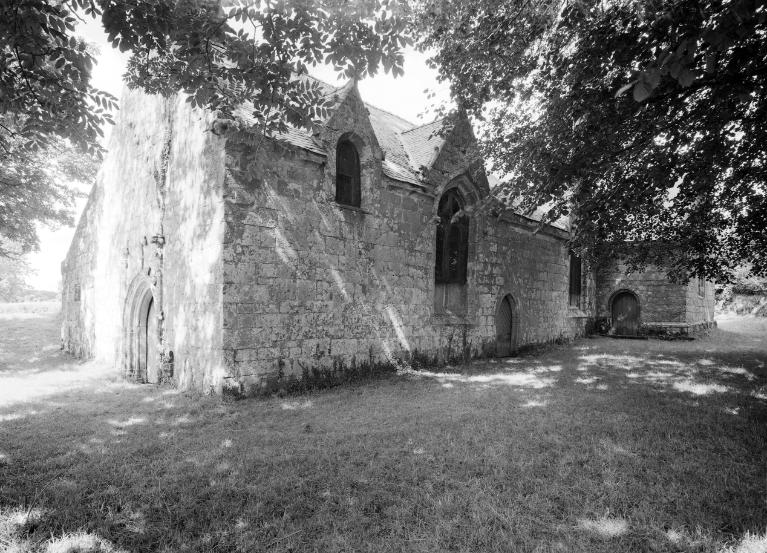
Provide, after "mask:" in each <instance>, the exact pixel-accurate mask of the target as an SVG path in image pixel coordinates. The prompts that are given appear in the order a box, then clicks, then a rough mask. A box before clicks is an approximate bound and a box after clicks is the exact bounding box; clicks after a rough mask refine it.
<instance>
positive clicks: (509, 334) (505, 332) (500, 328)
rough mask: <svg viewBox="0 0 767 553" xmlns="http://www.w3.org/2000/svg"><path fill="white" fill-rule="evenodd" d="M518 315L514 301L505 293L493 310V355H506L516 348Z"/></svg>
mask: <svg viewBox="0 0 767 553" xmlns="http://www.w3.org/2000/svg"><path fill="white" fill-rule="evenodd" d="M518 326H519V325H518V317H517V310H516V302H515V301H514V298H513V296H512V295H511V294H506V295H505V296H503V297H502V298H501V300H500V301H499V302H498V306H497V307H496V310H495V355H496V356H497V357H508V356H510V355H511V354H512V353H514V351H515V350H516V342H517V330H518V329H517V327H518Z"/></svg>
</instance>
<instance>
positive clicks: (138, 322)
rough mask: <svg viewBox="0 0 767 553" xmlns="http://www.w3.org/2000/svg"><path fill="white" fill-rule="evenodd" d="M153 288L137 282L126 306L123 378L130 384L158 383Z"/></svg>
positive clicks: (155, 308)
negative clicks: (134, 382)
mask: <svg viewBox="0 0 767 553" xmlns="http://www.w3.org/2000/svg"><path fill="white" fill-rule="evenodd" d="M153 288H154V287H153V286H152V285H151V283H150V282H149V279H147V278H139V279H138V280H137V281H136V282H134V285H133V286H132V287H131V291H130V292H129V294H128V301H127V302H126V308H125V317H124V320H123V325H124V339H125V374H126V376H127V377H128V378H130V379H131V380H135V381H138V382H148V383H152V384H156V383H158V382H159V381H160V336H159V330H158V325H157V322H158V314H159V308H158V306H157V302H156V301H155V294H154V290H153Z"/></svg>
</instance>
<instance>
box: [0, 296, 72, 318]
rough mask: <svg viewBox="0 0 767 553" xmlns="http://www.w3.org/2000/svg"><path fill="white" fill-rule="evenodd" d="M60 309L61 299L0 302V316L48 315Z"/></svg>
mask: <svg viewBox="0 0 767 553" xmlns="http://www.w3.org/2000/svg"><path fill="white" fill-rule="evenodd" d="M60 310H61V300H51V301H20V302H13V303H6V302H0V318H9V317H10V318H17V316H18V315H23V314H28V315H43V314H45V315H49V314H52V313H58V312H59V311H60Z"/></svg>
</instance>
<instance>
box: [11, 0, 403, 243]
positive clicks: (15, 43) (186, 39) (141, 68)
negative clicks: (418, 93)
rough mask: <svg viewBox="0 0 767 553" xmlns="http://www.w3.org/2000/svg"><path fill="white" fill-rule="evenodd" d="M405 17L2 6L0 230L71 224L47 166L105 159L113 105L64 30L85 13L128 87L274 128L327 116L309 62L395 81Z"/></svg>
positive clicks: (104, 1) (379, 8)
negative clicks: (183, 97)
mask: <svg viewBox="0 0 767 553" xmlns="http://www.w3.org/2000/svg"><path fill="white" fill-rule="evenodd" d="M406 15H407V13H406V10H404V8H402V7H401V6H399V5H398V4H396V3H392V4H389V2H388V0H360V1H355V2H351V3H349V2H346V1H345V0H322V1H315V0H252V1H245V0H233V1H232V2H228V3H227V5H226V7H224V6H222V2H220V1H215V0H155V1H148V0H138V1H132V2H123V1H121V0H62V1H59V0H0V156H2V157H0V163H1V166H0V186H2V188H0V233H2V234H3V236H5V237H6V238H10V239H13V240H15V241H16V242H18V243H19V244H20V245H21V247H22V248H23V249H24V250H28V249H30V248H33V247H34V246H35V245H36V242H37V238H36V234H35V230H34V228H35V227H34V225H35V223H36V222H44V223H70V222H71V215H70V212H69V209H68V208H69V207H70V206H71V205H72V203H71V200H72V193H71V192H69V191H68V190H67V188H66V186H63V185H62V183H61V182H60V181H58V180H55V179H52V178H51V169H52V167H51V163H53V165H57V164H59V163H60V162H64V161H65V160H64V159H63V158H61V157H59V158H57V159H56V160H55V161H54V158H55V156H56V155H59V156H60V155H63V154H66V155H69V156H72V157H71V159H70V161H76V162H78V163H82V165H81V166H82V167H84V168H93V167H95V166H94V165H93V164H92V163H89V162H87V161H85V160H84V159H83V158H82V156H81V155H80V154H79V153H77V152H81V153H82V154H85V155H90V156H93V157H96V158H98V156H100V154H101V152H102V148H101V145H100V144H99V138H100V137H101V135H102V130H101V129H102V126H103V125H104V124H105V123H110V122H111V121H112V119H111V115H110V112H111V111H112V110H113V109H115V108H116V106H117V102H116V99H115V98H114V97H113V96H111V95H109V94H108V93H106V92H103V91H100V90H97V89H96V88H94V87H93V86H92V85H91V71H92V69H93V65H94V62H95V59H94V56H93V54H92V52H91V51H90V49H89V47H88V45H87V44H86V43H85V42H84V41H83V40H82V39H80V38H78V37H77V36H76V35H75V33H76V25H77V24H78V21H80V20H83V18H84V17H93V18H100V19H101V22H102V24H103V26H104V29H105V32H106V33H107V36H108V39H109V41H110V42H111V44H112V45H113V46H114V47H116V48H119V49H120V50H121V51H130V52H132V56H131V58H130V60H129V64H128V72H127V74H126V79H127V83H128V85H129V86H131V87H139V88H142V89H144V90H145V91H147V92H150V93H160V94H164V95H169V94H173V93H177V92H184V93H186V94H187V95H188V100H189V101H190V102H191V103H192V104H193V105H195V106H201V107H206V108H209V109H211V110H214V111H217V112H218V113H219V114H220V116H221V117H223V118H230V119H232V120H235V121H236V119H237V118H236V117H235V111H236V110H237V109H238V108H240V107H241V106H242V105H243V103H244V102H245V101H248V104H247V105H249V106H253V107H252V110H253V113H252V114H251V115H252V118H253V119H255V120H256V121H257V122H258V123H259V124H260V126H261V127H262V129H263V132H264V133H265V134H271V133H274V132H276V131H282V130H285V128H286V126H287V125H294V126H301V127H310V126H311V125H312V123H313V121H315V120H316V119H318V118H321V117H323V116H324V115H325V111H326V108H327V105H326V103H327V100H326V99H325V98H323V96H322V93H321V91H320V88H319V85H318V84H317V83H315V82H313V81H309V80H306V79H297V78H296V76H297V75H298V76H300V75H303V74H305V73H306V71H307V68H308V66H311V65H315V64H317V63H320V62H324V63H331V64H333V66H334V67H335V68H336V69H337V70H338V71H339V72H342V73H343V74H345V75H346V76H347V77H349V78H352V77H354V78H357V77H363V76H365V75H368V74H375V73H376V72H377V71H378V70H379V68H380V67H381V66H382V67H383V68H384V70H385V71H387V72H388V71H392V72H393V73H394V74H395V75H398V74H401V73H402V64H403V56H402V52H401V49H402V47H403V46H404V45H405V44H406V43H407V42H408V39H407V38H404V37H405V36H406V33H405V23H406ZM70 165H71V164H70ZM54 172H55V171H54ZM81 173H82V174H81V176H82V177H83V178H85V179H90V178H92V177H93V174H95V171H92V172H90V173H88V174H85V173H83V172H82V171H81ZM3 253H4V252H3V250H2V249H1V248H0V254H3Z"/></svg>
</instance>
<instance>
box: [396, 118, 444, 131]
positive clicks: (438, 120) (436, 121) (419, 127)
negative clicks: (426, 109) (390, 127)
mask: <svg viewBox="0 0 767 553" xmlns="http://www.w3.org/2000/svg"><path fill="white" fill-rule="evenodd" d="M445 119H447V117H441V118H440V119H435V120H434V121H432V122H431V123H424V124H423V125H417V126H415V127H413V128H412V129H408V130H406V131H402V134H405V133H406V132H411V131H417V130H418V129H422V128H424V127H427V126H429V125H433V124H434V123H439V122H442V121H444V120H445Z"/></svg>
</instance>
